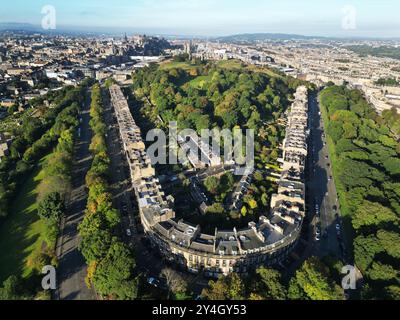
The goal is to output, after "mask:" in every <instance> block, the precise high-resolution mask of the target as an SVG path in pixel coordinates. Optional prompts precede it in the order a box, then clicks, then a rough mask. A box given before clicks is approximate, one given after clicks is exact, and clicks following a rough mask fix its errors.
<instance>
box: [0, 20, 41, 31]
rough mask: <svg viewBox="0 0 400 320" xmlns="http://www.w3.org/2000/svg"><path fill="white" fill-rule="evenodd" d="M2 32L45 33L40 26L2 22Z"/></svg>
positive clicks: (0, 25)
mask: <svg viewBox="0 0 400 320" xmlns="http://www.w3.org/2000/svg"><path fill="white" fill-rule="evenodd" d="M0 31H30V32H37V31H43V29H42V28H41V27H40V26H37V25H33V24H29V23H16V22H2V23H0Z"/></svg>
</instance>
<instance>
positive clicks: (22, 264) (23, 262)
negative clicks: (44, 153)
mask: <svg viewBox="0 0 400 320" xmlns="http://www.w3.org/2000/svg"><path fill="white" fill-rule="evenodd" d="M42 161H43V160H42ZM41 169H42V162H41V163H40V165H39V166H38V167H37V168H36V169H35V170H34V171H33V172H32V174H31V175H30V176H29V178H28V179H27V180H26V181H25V183H24V185H23V186H22V187H21V190H20V192H19V194H18V196H17V197H16V199H15V200H14V202H13V204H12V206H11V210H10V212H9V216H8V218H7V219H6V220H5V221H4V222H3V223H2V224H1V225H0V253H1V254H0V282H2V281H4V280H5V279H7V278H8V277H9V276H10V275H12V274H18V275H22V276H24V277H27V276H29V275H30V273H31V270H30V269H29V267H28V266H27V260H28V257H29V256H30V255H31V254H32V252H34V251H35V250H37V249H38V248H40V247H41V246H42V242H43V241H42V234H43V231H44V225H43V223H42V222H41V221H40V218H39V216H38V215H37V205H36V196H37V194H36V189H37V187H38V185H39V183H40V181H41Z"/></svg>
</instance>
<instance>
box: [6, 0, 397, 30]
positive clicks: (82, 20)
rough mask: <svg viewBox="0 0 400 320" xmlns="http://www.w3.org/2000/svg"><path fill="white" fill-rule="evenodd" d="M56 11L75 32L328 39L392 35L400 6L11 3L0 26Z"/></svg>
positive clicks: (62, 26) (60, 24) (389, 0)
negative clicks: (278, 35)
mask: <svg viewBox="0 0 400 320" xmlns="http://www.w3.org/2000/svg"><path fill="white" fill-rule="evenodd" d="M46 5H51V6H53V7H54V8H55V10H56V21H57V28H58V29H59V30H60V31H62V30H75V31H98V32H107V33H112V32H120V31H122V30H126V31H127V32H137V33H150V34H171V35H178V34H179V35H193V36H223V35H231V34H239V33H287V34H302V35H312V36H331V37H385V38H390V37H396V36H398V30H400V22H398V19H396V13H397V12H398V11H399V9H400V4H399V3H398V2H396V1H393V0H386V1H380V2H379V3H376V2H375V1H351V2H349V1H344V0H338V1H333V2H331V3H329V4H322V3H318V1H314V0H309V1H305V0H303V1H296V2H293V1H289V0H284V1H280V2H279V3H273V2H272V1H267V0H265V1H261V2H260V1H254V0H250V1H247V2H246V4H243V3H240V1H236V0H233V1H227V0H222V1H218V2H217V3H215V1H211V0H206V1H198V0H190V1H182V0H169V1H159V0H152V1H148V0H147V1H144V0H138V1H133V2H132V1H127V0H120V1H115V2H114V3H113V4H112V5H110V4H109V3H107V2H106V1H104V0H100V1H96V2H94V1H90V0H84V1H75V0H71V1H69V2H68V3H65V2H64V3H63V2H62V1H59V0H54V1H52V3H48V2H47V1H31V2H29V3H26V1H21V0H16V1H14V2H13V3H5V4H3V10H2V12H1V13H0V23H28V24H33V25H36V26H38V25H40V24H41V22H42V19H43V16H44V14H42V8H43V7H44V6H46Z"/></svg>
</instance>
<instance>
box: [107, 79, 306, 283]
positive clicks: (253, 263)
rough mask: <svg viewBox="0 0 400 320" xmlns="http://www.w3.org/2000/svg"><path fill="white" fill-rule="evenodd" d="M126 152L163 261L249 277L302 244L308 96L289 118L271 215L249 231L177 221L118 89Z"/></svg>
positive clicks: (301, 95) (301, 92) (144, 218)
mask: <svg viewBox="0 0 400 320" xmlns="http://www.w3.org/2000/svg"><path fill="white" fill-rule="evenodd" d="M110 94H111V101H112V104H113V106H114V109H115V114H116V117H117V119H118V124H119V130H120V135H121V139H122V141H123V145H124V151H125V154H126V157H127V161H128V163H129V167H130V173H131V179H132V183H133V186H134V189H135V194H136V198H137V200H138V204H139V210H140V217H141V222H142V224H143V227H144V230H145V232H146V234H147V236H148V237H149V238H150V239H151V241H152V243H153V244H154V245H156V246H157V247H158V248H159V249H160V252H161V253H162V255H163V256H164V257H165V258H166V259H168V260H170V261H174V262H177V263H179V264H181V265H183V266H185V267H186V268H187V269H188V270H189V271H191V272H199V271H200V270H204V271H205V272H206V273H207V274H208V275H209V276H212V277H218V276H219V275H227V274H229V273H230V272H238V273H246V272H247V271H248V270H249V269H250V268H254V267H257V266H260V265H274V264H277V263H279V262H280V261H282V260H284V259H285V258H286V257H287V255H288V254H290V252H291V250H292V249H293V248H294V247H295V245H296V244H297V242H298V240H299V236H300V232H301V228H302V224H303V219H304V216H305V185H304V180H303V173H304V167H305V161H306V157H307V135H308V96H307V88H306V87H299V88H298V89H297V92H296V96H295V101H294V103H293V105H292V106H291V110H290V112H289V115H288V121H287V130H286V137H285V141H284V142H283V158H282V159H281V162H282V174H281V177H280V180H279V187H278V193H277V194H274V195H273V196H272V199H271V208H272V209H271V212H270V213H268V214H266V215H265V216H262V217H260V218H259V220H258V221H255V222H252V223H249V225H248V227H247V228H244V229H240V230H239V229H233V230H218V229H216V230H215V232H214V233H213V234H204V233H202V232H201V228H200V226H194V225H191V224H189V223H187V222H184V221H182V220H180V221H178V220H176V219H175V212H174V211H173V209H172V208H173V198H172V197H167V196H166V195H165V194H164V192H163V191H162V188H161V185H160V183H159V180H158V179H157V177H156V174H155V171H154V169H153V167H152V164H151V161H150V158H149V157H148V156H147V154H146V151H145V145H144V143H143V141H142V139H141V135H140V129H139V128H138V126H137V125H136V123H135V121H134V119H133V117H132V115H131V112H130V110H129V107H128V104H127V101H126V99H125V97H124V95H123V93H122V91H121V89H120V87H119V86H117V85H114V86H112V87H111V88H110Z"/></svg>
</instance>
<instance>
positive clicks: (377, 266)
mask: <svg viewBox="0 0 400 320" xmlns="http://www.w3.org/2000/svg"><path fill="white" fill-rule="evenodd" d="M367 275H368V277H370V278H371V280H374V281H391V280H394V279H396V277H397V275H398V271H396V270H395V269H394V268H393V267H392V266H390V265H386V264H382V263H380V262H374V263H372V266H371V268H370V269H369V270H368V271H367Z"/></svg>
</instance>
